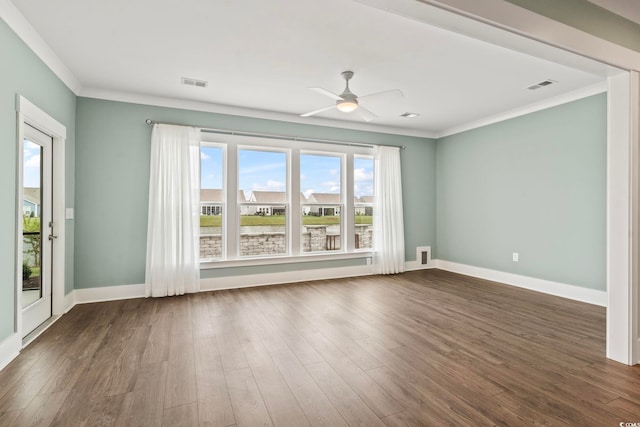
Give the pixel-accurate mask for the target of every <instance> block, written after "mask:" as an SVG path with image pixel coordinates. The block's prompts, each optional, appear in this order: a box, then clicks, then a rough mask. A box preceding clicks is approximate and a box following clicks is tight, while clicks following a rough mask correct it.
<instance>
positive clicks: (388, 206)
mask: <svg viewBox="0 0 640 427" xmlns="http://www.w3.org/2000/svg"><path fill="white" fill-rule="evenodd" d="M374 158H375V198H374V208H373V239H374V252H375V256H374V261H375V266H376V272H377V273H378V274H395V273H402V272H403V271H404V221H403V219H402V215H403V213H402V180H401V178H402V174H401V171H400V149H399V148H398V147H386V146H377V147H376V148H375V150H374Z"/></svg>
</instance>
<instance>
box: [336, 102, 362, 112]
mask: <svg viewBox="0 0 640 427" xmlns="http://www.w3.org/2000/svg"><path fill="white" fill-rule="evenodd" d="M336 108H337V109H338V110H340V111H342V112H343V113H350V112H352V111H354V110H355V109H356V108H358V101H356V100H355V99H353V100H344V101H336Z"/></svg>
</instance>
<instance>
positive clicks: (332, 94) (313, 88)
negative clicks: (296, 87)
mask: <svg viewBox="0 0 640 427" xmlns="http://www.w3.org/2000/svg"><path fill="white" fill-rule="evenodd" d="M309 89H311V90H313V91H316V92H318V93H321V94H323V95H324V96H328V97H329V98H331V99H335V100H336V101H342V98H340V97H339V96H338V95H336V94H335V93H331V92H329V91H328V90H326V89H322V88H321V87H310V88H309Z"/></svg>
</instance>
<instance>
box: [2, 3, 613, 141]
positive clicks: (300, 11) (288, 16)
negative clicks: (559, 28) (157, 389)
mask: <svg viewBox="0 0 640 427" xmlns="http://www.w3.org/2000/svg"><path fill="white" fill-rule="evenodd" d="M363 1H364V2H366V1H367V0H363ZM13 3H14V4H15V6H16V7H17V8H18V9H19V10H20V12H21V13H22V14H23V15H24V16H25V17H26V19H27V20H28V21H29V23H30V24H31V25H32V26H33V27H34V28H35V30H36V31H37V32H38V33H39V34H40V36H41V37H42V38H43V39H44V40H45V41H46V42H47V43H48V44H49V46H50V47H51V48H52V50H53V51H54V52H55V54H56V55H57V56H58V57H59V58H60V59H61V60H62V62H63V63H64V64H65V65H66V66H67V67H68V68H69V69H70V70H71V72H72V73H73V74H74V75H75V77H76V78H77V79H78V80H79V81H80V83H81V85H82V89H81V90H80V91H79V93H80V94H81V95H82V94H85V95H89V96H92V95H94V94H97V93H99V94H102V95H103V96H104V95H105V94H112V95H111V96H105V97H111V98H114V97H116V98H117V95H116V94H123V93H125V94H128V99H129V100H130V99H132V97H133V99H135V97H136V96H147V97H162V98H165V99H166V98H170V99H175V100H182V101H196V102H200V103H207V104H215V105H225V106H232V107H239V108H240V110H238V109H235V110H234V111H240V112H241V111H242V109H250V110H254V111H255V110H265V111H272V112H278V113H284V114H288V115H290V117H291V118H292V119H294V118H295V120H296V121H300V120H303V121H304V122H308V123H311V124H313V123H320V122H321V120H319V118H324V119H333V120H341V121H348V122H351V121H355V122H361V119H360V118H359V117H357V116H355V115H353V114H350V115H349V114H345V113H340V112H338V111H335V110H334V111H330V112H327V113H323V114H321V115H319V116H318V117H319V118H314V117H311V118H308V119H301V118H300V117H299V116H298V115H299V114H301V113H305V112H308V111H312V110H316V109H319V108H322V107H324V106H328V105H331V104H332V102H333V101H332V100H331V99H329V98H327V97H324V96H322V95H320V94H318V93H315V92H313V91H311V90H309V89H308V88H309V87H318V86H319V87H323V88H325V89H327V90H329V91H332V92H334V93H340V92H341V90H342V89H343V87H344V81H343V80H342V78H341V77H340V72H342V71H344V70H353V71H354V72H355V77H354V78H353V80H352V82H351V90H352V91H353V92H354V93H356V94H358V95H360V96H363V95H366V94H369V93H373V92H380V91H385V90H390V89H400V90H402V92H403V93H404V94H405V97H404V98H400V99H395V100H393V101H392V102H373V101H372V102H369V103H367V102H365V101H363V103H362V105H364V106H365V107H367V108H368V109H370V110H371V111H373V112H375V113H376V114H377V115H378V116H379V118H378V119H376V120H375V121H373V122H371V124H372V125H376V126H383V127H385V129H389V128H402V129H405V130H407V131H411V132H413V133H418V134H425V135H428V134H441V133H443V132H446V131H447V130H449V129H454V128H458V127H460V126H463V125H464V124H466V123H470V122H474V121H478V120H481V119H483V118H485V117H489V116H493V115H496V114H500V113H504V112H506V111H510V110H513V109H516V108H522V107H523V106H527V105H530V104H533V103H536V102H540V101H542V100H544V99H546V98H550V97H554V96H559V95H563V94H567V93H570V92H573V91H576V90H579V89H581V88H585V87H588V86H591V85H594V84H597V83H599V82H602V81H603V80H604V79H605V77H606V75H607V73H608V72H609V71H610V70H608V69H607V67H604V66H601V65H600V64H595V63H591V62H589V61H586V60H584V59H583V58H576V57H574V56H573V55H570V54H568V53H565V52H563V53H561V54H560V55H559V54H558V52H557V51H555V52H553V53H550V54H549V55H546V56H545V57H547V58H554V57H555V58H561V59H559V60H560V61H561V62H563V63H564V64H565V65H561V64H559V63H557V62H552V61H549V60H547V59H541V58H538V57H534V56H531V55H527V54H523V53H519V52H517V51H515V50H513V49H509V48H505V47H500V46H497V45H495V44H490V43H487V42H484V41H480V40H477V39H474V38H471V37H468V36H464V35H460V34H457V33H454V32H451V31H448V30H445V29H442V28H439V27H436V26H432V25H428V24H425V23H424V22H422V21H423V20H421V19H408V18H405V17H403V16H400V15H399V14H397V13H389V12H386V11H383V10H381V9H378V8H376V7H372V6H370V5H367V4H365V3H360V2H355V1H346V0H269V1H264V0H215V1H214V0H181V1H179V2H178V1H158V0H136V1H131V0H110V1H99V0H48V1H46V2H43V1H41V0H13ZM411 7H419V8H421V9H420V11H421V12H422V13H423V14H424V13H425V12H427V13H428V12H433V16H435V15H436V11H435V10H431V9H432V8H431V7H430V6H427V5H424V4H421V3H418V2H415V1H412V5H411ZM438 13H441V11H440V12H438ZM457 19H460V18H459V17H458V18H457ZM439 25H440V26H442V24H441V23H440V24H439ZM457 25H460V23H459V22H458V24H457ZM473 25H480V24H478V23H473ZM489 30H490V29H488V30H487V31H488V32H490V31H489ZM492 31H495V30H492ZM509 37H514V36H507V35H503V36H500V40H501V39H504V40H505V43H503V45H505V46H511V45H513V43H510V42H508V41H507V39H509ZM489 39H491V37H489ZM493 39H496V40H497V38H496V36H495V34H494V37H493ZM529 43H530V42H529ZM541 49H542V50H546V49H547V48H546V47H544V48H541ZM537 50H540V49H538V48H537ZM537 54H538V52H536V55H537ZM554 55H555V56H554ZM181 77H190V78H195V79H201V80H206V81H208V82H209V86H208V87H207V88H205V89H202V88H196V87H187V86H184V85H181V84H180V78H181ZM545 79H553V80H557V81H558V83H557V84H555V85H552V86H549V87H546V88H544V89H539V90H536V91H530V90H527V89H526V87H527V86H530V85H532V84H534V83H537V82H539V81H542V80H545ZM141 99H142V98H141ZM404 112H415V113H419V114H420V117H418V118H413V119H406V118H402V117H400V114H402V113H404ZM283 117H285V116H283ZM322 123H326V121H322ZM337 123H338V124H339V122H337Z"/></svg>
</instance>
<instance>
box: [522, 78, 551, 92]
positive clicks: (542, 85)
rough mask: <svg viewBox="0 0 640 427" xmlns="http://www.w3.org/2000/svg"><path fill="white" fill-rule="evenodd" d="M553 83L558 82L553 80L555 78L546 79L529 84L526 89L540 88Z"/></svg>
mask: <svg viewBox="0 0 640 427" xmlns="http://www.w3.org/2000/svg"><path fill="white" fill-rule="evenodd" d="M554 83H558V82H557V81H555V80H551V79H547V80H544V81H541V82H540V83H536V84H534V85H531V86H529V87H528V88H527V89H529V90H536V89H540V88H542V87H545V86H549V85H552V84H554Z"/></svg>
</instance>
